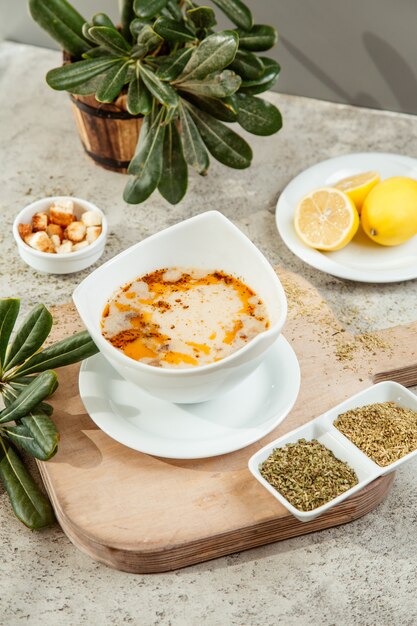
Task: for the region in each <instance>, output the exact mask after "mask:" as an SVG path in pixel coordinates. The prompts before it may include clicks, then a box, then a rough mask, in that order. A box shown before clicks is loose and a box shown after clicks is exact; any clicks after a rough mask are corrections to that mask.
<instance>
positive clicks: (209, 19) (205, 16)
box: [186, 6, 217, 29]
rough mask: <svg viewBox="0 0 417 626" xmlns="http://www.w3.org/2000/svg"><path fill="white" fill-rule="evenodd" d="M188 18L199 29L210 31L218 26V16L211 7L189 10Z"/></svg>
mask: <svg viewBox="0 0 417 626" xmlns="http://www.w3.org/2000/svg"><path fill="white" fill-rule="evenodd" d="M186 14H187V17H188V18H189V19H190V20H191V21H192V23H193V24H194V26H195V27H196V28H199V29H203V28H204V29H209V28H212V27H213V26H215V25H216V23H217V22H216V14H215V13H214V11H213V9H212V8H211V7H205V6H204V7H196V8H195V9H188V11H187V13H186Z"/></svg>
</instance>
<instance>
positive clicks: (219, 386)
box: [73, 211, 287, 403]
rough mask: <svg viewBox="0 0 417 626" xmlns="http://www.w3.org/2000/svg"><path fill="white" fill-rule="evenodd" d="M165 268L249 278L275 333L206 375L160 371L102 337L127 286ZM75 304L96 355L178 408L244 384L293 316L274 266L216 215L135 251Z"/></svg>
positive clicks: (91, 281)
mask: <svg viewBox="0 0 417 626" xmlns="http://www.w3.org/2000/svg"><path fill="white" fill-rule="evenodd" d="M165 267H193V268H201V269H207V270H210V271H212V270H216V269H217V270H223V271H225V272H228V273H230V274H233V275H235V276H238V277H240V278H242V280H243V281H244V282H245V283H246V284H247V285H249V286H250V287H251V288H252V289H254V290H255V291H256V293H257V294H259V296H260V297H261V298H262V300H263V301H264V303H265V305H266V307H267V310H268V314H269V318H270V328H269V329H268V330H267V331H265V332H263V333H261V334H259V335H257V336H256V337H255V338H254V339H252V341H250V342H249V343H247V344H246V345H245V346H244V347H243V348H241V349H240V350H237V351H236V352H234V353H233V354H231V355H229V356H228V357H226V358H224V359H222V360H220V361H217V362H216V363H210V364H209V365H203V366H200V367H198V366H197V367H193V368H187V369H180V370H177V369H165V368H158V367H153V366H151V365H147V364H145V363H140V362H137V361H134V360H133V359H131V358H129V357H127V356H125V355H124V354H123V353H122V352H120V351H119V350H117V349H116V348H114V347H113V346H112V345H111V343H109V342H108V341H106V339H104V337H103V336H102V334H101V331H100V320H101V315H102V312H103V309H104V306H105V304H106V302H107V301H108V299H109V298H110V297H111V296H112V295H113V294H114V293H115V292H116V291H117V290H118V289H119V288H120V287H121V286H123V285H124V284H126V283H128V282H130V281H132V280H134V279H135V278H137V277H139V276H143V275H144V274H147V273H149V272H152V271H155V270H157V269H160V268H165ZM73 299H74V302H75V305H76V307H77V309H78V312H79V314H80V316H81V319H82V321H83V322H84V324H85V326H86V327H87V329H88V331H89V332H90V334H91V336H92V338H93V340H94V341H95V343H96V345H97V347H98V348H99V349H100V351H101V353H102V354H103V356H104V357H105V358H106V359H107V360H108V361H109V362H110V363H111V365H112V366H113V367H114V368H115V369H116V370H117V371H118V372H119V374H120V375H121V376H122V377H123V378H125V379H126V380H128V381H130V382H132V383H135V384H136V385H138V386H139V387H141V388H143V389H145V390H146V391H148V392H149V393H151V394H153V395H154V396H157V397H159V398H162V399H164V400H168V401H170V402H177V403H194V402H203V401H205V400H209V399H211V398H213V397H215V396H217V395H219V394H221V393H223V392H225V391H228V390H229V389H231V388H232V387H233V386H234V385H236V384H237V383H238V382H240V381H242V380H243V379H244V378H245V377H246V376H248V375H249V374H250V373H251V372H253V371H254V370H255V368H256V367H257V366H258V365H259V364H260V363H261V361H262V359H263V358H264V356H265V353H266V351H267V350H268V348H270V347H271V346H272V344H273V343H274V341H275V340H276V339H277V338H278V336H279V334H280V332H281V329H282V327H283V325H284V322H285V319H286V315H287V301H286V297H285V293H284V290H283V288H282V285H281V283H280V281H279V279H278V277H277V275H276V273H275V272H274V270H273V269H272V267H271V265H270V264H269V263H268V261H267V260H266V258H265V257H264V256H263V254H262V253H261V252H260V251H259V250H258V249H257V248H256V247H255V246H254V245H253V243H252V242H251V241H250V240H249V239H248V238H247V237H246V236H245V235H243V233H242V232H241V231H240V230H239V229H238V228H236V226H234V225H233V224H232V223H231V222H230V221H229V220H228V219H226V218H225V217H224V216H223V215H222V214H221V213H219V212H217V211H208V212H207V213H202V214H201V215H198V216H197V217H193V218H191V219H189V220H186V221H184V222H180V223H179V224H176V225H175V226H171V227H170V228H167V229H166V230H163V231H161V232H159V233H157V234H156V235H153V236H152V237H149V238H148V239H145V240H144V241H141V242H140V243H138V244H136V245H134V246H132V247H131V248H128V249H127V250H125V251H124V252H122V253H121V254H119V255H117V256H116V257H114V258H113V259H111V260H110V261H107V263H105V264H104V265H102V266H101V267H99V268H98V269H96V270H95V271H94V272H92V273H91V274H90V275H89V276H88V277H87V278H86V279H85V280H83V282H82V283H81V284H80V285H79V286H78V287H77V288H76V289H75V291H74V294H73Z"/></svg>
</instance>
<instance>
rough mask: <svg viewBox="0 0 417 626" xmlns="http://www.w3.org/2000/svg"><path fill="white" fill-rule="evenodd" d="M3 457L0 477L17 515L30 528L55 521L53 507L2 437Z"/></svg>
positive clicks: (47, 524)
mask: <svg viewBox="0 0 417 626" xmlns="http://www.w3.org/2000/svg"><path fill="white" fill-rule="evenodd" d="M0 446H1V448H2V453H3V458H2V459H1V461H0V479H1V481H2V482H3V485H4V487H5V489H6V491H7V493H8V495H9V498H10V502H11V504H12V507H13V510H14V512H15V514H16V516H17V517H18V518H19V519H20V521H21V522H23V524H25V526H27V527H28V528H32V529H35V528H43V527H44V526H49V525H50V524H52V522H53V521H54V519H55V517H54V512H53V510H52V507H51V505H50V503H49V501H48V500H47V498H45V496H44V495H43V494H42V493H41V492H40V491H39V489H38V487H37V485H36V484H35V483H34V481H33V479H32V478H31V476H30V475H29V474H28V472H27V470H26V468H25V466H24V465H23V463H22V460H21V459H20V457H19V455H18V454H17V452H16V451H15V450H14V449H13V447H12V446H11V445H7V444H6V442H4V441H3V440H2V439H1V438H0Z"/></svg>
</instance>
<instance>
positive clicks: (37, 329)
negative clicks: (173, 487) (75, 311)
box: [0, 298, 98, 529]
mask: <svg viewBox="0 0 417 626" xmlns="http://www.w3.org/2000/svg"><path fill="white" fill-rule="evenodd" d="M19 309H20V300H18V299H17V298H0V398H1V399H2V400H3V405H4V408H3V409H2V408H1V403H0V482H2V483H3V485H4V488H5V489H6V491H7V494H8V496H9V498H10V502H11V504H12V507H13V510H14V512H15V514H16V516H17V517H18V518H19V519H20V521H21V522H23V524H25V525H26V526H28V527H29V528H32V529H33V528H42V527H43V526H48V525H49V524H51V523H52V522H53V521H54V514H53V510H52V507H51V505H50V503H49V501H48V499H47V498H46V497H45V496H44V495H43V493H42V492H41V491H40V490H39V488H38V486H37V485H36V483H35V482H34V481H33V479H32V477H31V475H30V474H29V472H28V471H27V469H26V467H25V464H24V456H21V453H22V452H23V455H25V454H26V455H28V454H29V455H30V456H34V457H35V458H37V459H40V460H41V461H48V460H49V459H50V458H51V457H52V456H54V454H55V453H56V452H57V449H58V440H59V433H58V431H57V429H56V428H55V425H54V423H53V421H52V420H51V418H50V416H51V415H52V413H53V408H52V406H51V405H50V404H48V403H47V402H45V400H46V399H47V398H48V397H49V396H51V395H52V394H53V393H54V391H55V389H56V388H57V387H58V379H57V375H56V373H55V372H54V370H53V369H52V368H54V369H55V368H57V367H62V366H64V365H70V364H71V363H77V362H78V361H82V360H83V359H86V358H87V357H89V356H91V355H93V354H95V353H96V352H97V351H98V350H97V348H96V346H95V345H94V343H93V341H92V339H91V337H90V335H89V334H88V332H87V331H82V332H80V333H76V334H75V335H72V336H71V337H68V338H66V339H63V340H61V341H58V342H57V343H54V344H52V345H50V346H48V347H47V348H45V349H44V350H42V346H43V344H44V342H45V340H46V339H47V337H48V335H49V333H50V331H51V328H52V321H53V320H52V315H51V313H50V312H49V311H48V309H47V308H46V307H45V306H44V305H43V304H38V305H37V306H35V308H34V309H32V311H30V313H29V314H28V315H27V316H26V317H25V319H24V320H23V322H22V323H21V325H20V326H19V327H18V328H17V330H16V332H15V333H14V335H13V337H12V333H13V329H14V326H15V323H16V320H17V317H18V314H19Z"/></svg>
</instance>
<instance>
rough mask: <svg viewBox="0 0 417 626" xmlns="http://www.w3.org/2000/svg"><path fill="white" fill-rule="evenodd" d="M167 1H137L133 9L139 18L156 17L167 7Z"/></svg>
mask: <svg viewBox="0 0 417 626" xmlns="http://www.w3.org/2000/svg"><path fill="white" fill-rule="evenodd" d="M166 4H167V0H135V1H134V3H133V8H134V11H135V13H136V15H137V16H138V17H144V18H150V17H155V15H158V13H160V12H161V11H162V9H163V8H164V7H166Z"/></svg>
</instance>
